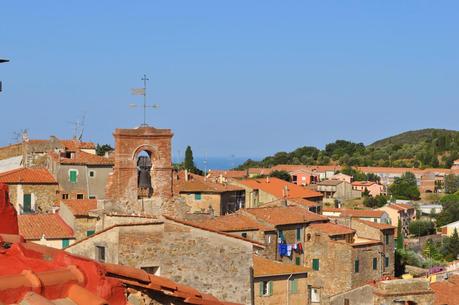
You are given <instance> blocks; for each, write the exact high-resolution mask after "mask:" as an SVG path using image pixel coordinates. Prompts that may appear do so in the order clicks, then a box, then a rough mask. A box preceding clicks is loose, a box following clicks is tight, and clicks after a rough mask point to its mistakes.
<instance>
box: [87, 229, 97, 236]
mask: <svg viewBox="0 0 459 305" xmlns="http://www.w3.org/2000/svg"><path fill="white" fill-rule="evenodd" d="M94 233H96V231H94V230H88V231H86V236H91V235H94Z"/></svg>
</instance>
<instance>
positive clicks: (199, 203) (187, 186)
mask: <svg viewBox="0 0 459 305" xmlns="http://www.w3.org/2000/svg"><path fill="white" fill-rule="evenodd" d="M174 188H175V192H176V193H177V195H179V196H181V197H182V198H184V199H185V204H187V205H188V206H189V207H190V212H191V213H196V212H197V213H210V214H212V215H215V216H220V215H225V214H229V213H234V212H236V211H237V210H239V209H241V208H244V207H245V190H244V189H243V188H241V187H238V186H234V185H230V184H227V183H225V182H222V183H218V182H211V181H209V180H207V179H206V178H205V177H202V176H198V175H193V174H189V173H187V172H186V171H185V172H183V173H179V175H177V178H176V180H175V184H174Z"/></svg>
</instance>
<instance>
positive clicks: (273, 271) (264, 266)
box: [253, 255, 308, 277]
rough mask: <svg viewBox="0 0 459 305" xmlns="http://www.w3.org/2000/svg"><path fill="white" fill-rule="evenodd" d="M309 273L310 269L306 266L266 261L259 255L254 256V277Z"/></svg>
mask: <svg viewBox="0 0 459 305" xmlns="http://www.w3.org/2000/svg"><path fill="white" fill-rule="evenodd" d="M307 272H308V268H306V267H304V266H297V265H294V264H288V263H281V262H277V261H273V260H270V259H266V258H264V257H261V256H258V255H254V256H253V273H254V277H265V276H276V275H291V274H305V273H307Z"/></svg>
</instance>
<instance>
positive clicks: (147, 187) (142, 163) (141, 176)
mask: <svg viewBox="0 0 459 305" xmlns="http://www.w3.org/2000/svg"><path fill="white" fill-rule="evenodd" d="M151 167H152V162H151V153H150V152H148V151H146V150H142V151H140V152H139V154H138V155H137V194H138V198H150V197H151V196H152V195H153V186H152V183H151V174H150V172H151Z"/></svg>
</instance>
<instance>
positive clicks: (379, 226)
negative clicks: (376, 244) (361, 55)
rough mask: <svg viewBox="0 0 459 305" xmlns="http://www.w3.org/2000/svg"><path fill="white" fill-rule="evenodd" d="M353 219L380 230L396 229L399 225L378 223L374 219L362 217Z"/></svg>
mask: <svg viewBox="0 0 459 305" xmlns="http://www.w3.org/2000/svg"><path fill="white" fill-rule="evenodd" d="M353 221H358V222H360V223H363V224H366V225H367V226H369V227H372V228H375V229H378V230H381V231H382V230H394V229H396V228H397V227H394V226H393V225H389V224H386V223H377V222H373V221H368V220H362V219H354V220H353Z"/></svg>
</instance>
